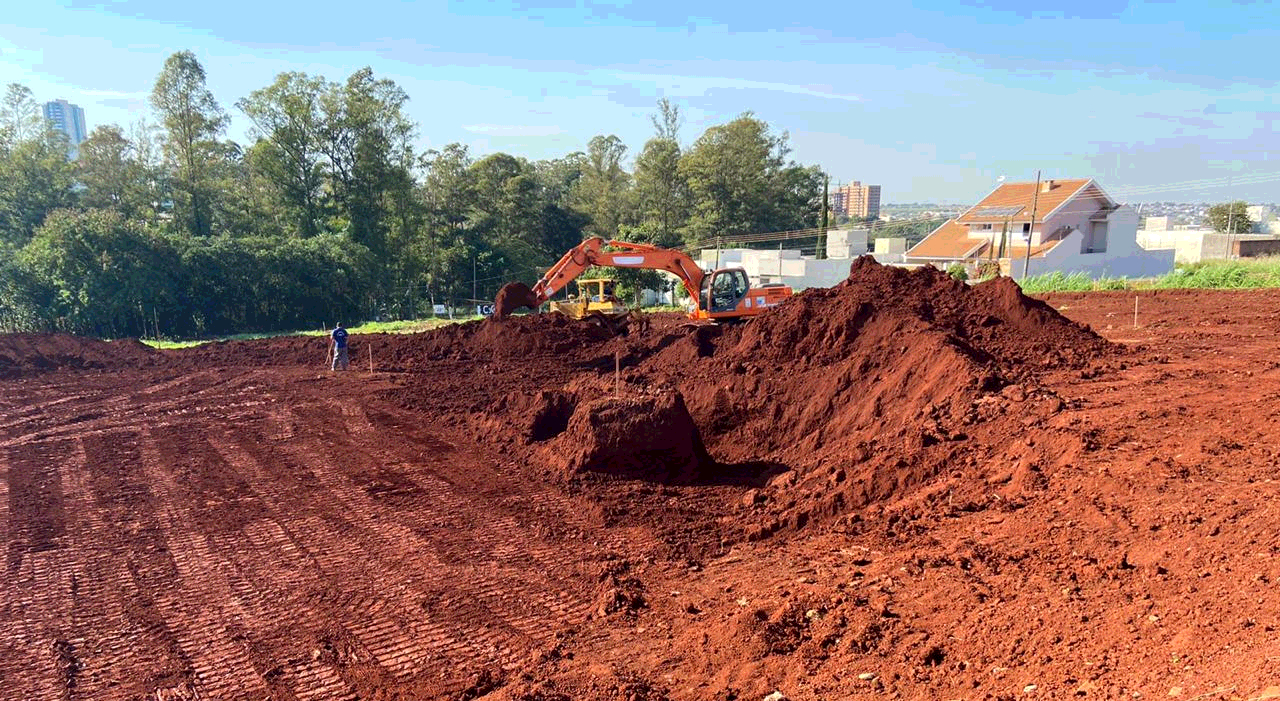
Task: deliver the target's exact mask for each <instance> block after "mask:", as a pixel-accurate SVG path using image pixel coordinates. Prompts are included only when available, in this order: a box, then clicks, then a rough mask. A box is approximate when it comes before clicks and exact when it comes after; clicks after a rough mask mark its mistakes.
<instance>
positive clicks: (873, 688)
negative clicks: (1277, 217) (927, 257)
mask: <svg viewBox="0 0 1280 701" xmlns="http://www.w3.org/2000/svg"><path fill="white" fill-rule="evenodd" d="M1133 302H1134V295H1133V293H1096V294H1090V295H1051V296H1048V297H1046V298H1045V299H1044V300H1043V301H1036V300H1030V299H1027V298H1025V297H1023V296H1021V294H1020V293H1019V292H1018V290H1017V288H1016V286H1014V285H1012V284H1011V283H1010V282H1009V281H1007V280H998V281H995V282H992V283H986V284H982V285H976V286H972V287H967V286H964V285H960V284H957V283H954V282H952V281H950V280H949V279H947V278H946V277H945V276H942V275H940V274H937V273H935V272H931V271H927V270H926V271H916V272H911V273H907V272H903V271H896V270H889V269H884V268H880V267H879V266H875V265H873V264H870V263H868V262H866V261H859V262H857V263H855V265H854V266H853V269H852V271H851V278H850V281H849V282H848V283H847V284H845V285H842V286H840V287H838V288H836V289H833V290H819V291H810V292H807V293H804V294H802V295H798V296H797V298H796V299H794V300H792V301H790V302H788V303H787V304H784V305H782V306H781V307H779V308H777V309H775V310H773V311H772V312H771V313H769V314H767V315H765V316H763V317H760V318H758V319H755V320H753V321H752V322H750V323H748V324H745V325H742V326H737V327H732V326H731V327H723V326H722V327H701V328H687V327H686V326H685V325H684V324H683V320H681V319H679V318H678V317H676V316H674V315H673V316H670V317H659V318H658V319H656V320H655V321H656V323H655V324H654V328H653V329H652V330H651V331H648V332H644V333H637V334H632V335H631V336H630V337H628V338H625V339H623V338H612V337H603V336H599V335H596V334H597V333H598V332H597V331H595V330H594V329H592V327H588V326H584V325H579V324H574V323H572V322H569V321H567V320H564V319H559V318H556V317H550V316H533V317H514V318H509V319H506V320H503V321H501V322H496V321H488V322H482V323H473V324H463V325H458V326H455V327H450V328H448V329H442V330H440V331H436V332H432V333H428V334H421V335H417V336H361V337H354V338H353V359H356V358H358V359H363V358H364V357H365V356H364V354H365V353H367V352H368V349H370V348H372V350H373V355H374V358H375V366H376V369H377V372H376V373H375V374H373V375H372V376H370V375H368V374H367V373H350V374H346V375H338V376H333V375H330V374H329V373H327V372H321V371H320V367H321V364H322V363H323V361H324V354H325V350H326V346H325V344H326V341H325V340H324V339H276V340H272V341H263V342H246V343H243V344H226V345H222V346H213V347H204V348H200V349H192V350H188V351H178V352H169V353H163V354H156V353H150V352H143V351H140V352H139V354H138V355H137V357H134V356H133V355H130V354H129V353H132V351H128V352H127V353H124V354H121V351H120V348H112V347H111V346H113V345H114V344H97V343H96V342H83V341H80V340H78V339H77V340H74V341H68V340H66V339H58V338H48V339H46V338H33V339H24V340H14V339H4V338H0V349H4V350H0V357H2V358H6V359H7V360H6V361H5V362H6V363H7V364H6V365H5V366H4V367H6V368H21V370H20V373H21V374H20V376H21V378H22V381H21V382H9V383H4V384H3V385H2V386H0V415H2V416H3V417H4V418H3V419H0V468H3V473H2V474H3V475H4V477H5V479H4V480H2V481H0V486H3V489H4V491H3V493H0V532H2V533H4V534H5V536H6V539H7V543H8V555H7V562H8V565H7V568H8V569H7V576H6V579H5V580H4V582H5V583H4V585H3V589H0V597H3V598H2V600H0V631H3V632H0V689H4V691H5V692H6V693H5V694H0V696H4V697H6V698H7V697H9V696H12V697H14V698H45V697H48V698H53V697H60V698H95V699H97V698H103V699H126V698H140V697H153V698H155V697H160V698H196V697H199V698H271V699H288V700H293V699H300V698H334V699H337V698H355V697H357V696H358V697H360V698H374V699H379V698H381V699H392V698H399V699H473V698H486V699H495V700H496V699H525V700H527V699H680V700H685V699H687V700H689V701H693V700H694V699H752V698H754V699H760V698H763V697H764V696H765V695H766V694H769V693H771V692H773V691H774V690H779V691H781V692H783V693H784V694H785V696H786V697H787V698H791V699H798V700H801V699H831V698H862V697H867V698H927V699H937V698H992V699H996V698H1015V697H1022V696H1028V697H1034V696H1044V697H1050V698H1086V699H1087V698H1125V699H1135V698H1141V697H1147V698H1151V697H1153V695H1154V696H1158V697H1161V698H1164V697H1171V698H1177V697H1181V698H1188V699H1189V698H1202V699H1211V698H1222V699H1229V698H1240V699H1245V698H1262V697H1264V696H1265V694H1264V692H1265V691H1266V690H1267V687H1269V686H1270V685H1272V684H1275V683H1276V680H1277V676H1278V675H1280V668H1277V666H1276V662H1275V660H1276V659H1280V647H1277V643H1276V640H1277V638H1276V633H1275V631H1276V630H1277V628H1280V614H1278V613H1277V611H1280V593H1277V591H1276V590H1275V587H1274V586H1273V584H1272V582H1273V580H1275V579H1277V578H1280V564H1277V563H1280V560H1278V559H1277V555H1280V532H1278V531H1277V529H1276V528H1275V526H1274V514H1272V513H1271V507H1272V505H1273V503H1274V502H1275V501H1276V499H1277V498H1280V486H1278V485H1280V450H1277V449H1276V448H1275V446H1276V445H1277V444H1280V420H1278V419H1276V417H1277V416H1280V360H1277V358H1280V340H1277V339H1278V338H1280V318H1278V317H1277V315H1276V312H1275V309H1276V308H1277V305H1278V304H1280V292H1273V291H1266V292H1230V293H1228V292H1223V293H1205V292H1194V291H1188V292H1158V293H1142V294H1141V295H1139V303H1140V313H1139V328H1133ZM1058 310H1061V311H1062V312H1063V313H1064V314H1065V315H1066V316H1065V317H1064V316H1062V315H1061V314H1059V313H1058ZM1068 319H1072V320H1074V321H1070V320H1068ZM1077 322H1083V323H1087V324H1089V326H1088V327H1086V326H1084V325H1082V324H1081V323H1077ZM1095 331H1096V332H1097V333H1095ZM1099 333H1100V334H1101V336H1100V335H1099ZM1103 337H1105V338H1106V339H1109V340H1104V338H1103ZM6 343H7V344H8V345H5V344H6ZM67 343H78V344H81V345H82V349H81V350H75V349H72V350H71V351H67V352H66V354H64V355H62V356H59V357H61V358H62V360H61V361H60V364H61V365H62V366H64V367H66V368H68V369H71V370H73V371H74V372H63V371H59V370H55V369H53V368H50V367H48V366H49V365H50V364H51V363H49V362H48V361H47V359H48V358H51V357H55V356H57V352H54V351H52V350H49V349H50V348H54V347H55V346H57V347H63V346H62V345H60V344H67ZM23 344H26V345H23ZM357 344H360V345H357ZM100 345H105V346H107V348H106V349H104V348H100V347H99V346H100ZM66 347H67V348H70V346H66ZM357 348H359V350H356V349H357ZM134 350H137V349H134ZM58 352H62V351H58ZM5 353H7V355H5ZM77 354H78V355H77ZM144 358H146V359H150V360H148V361H147V362H144V361H143V359H144ZM615 362H617V364H618V366H620V370H621V371H620V372H619V373H618V377H617V380H619V381H620V382H619V384H620V388H621V391H620V397H619V398H616V399H615V398H613V393H614V389H613V388H614V382H615V372H614V368H615ZM256 365H269V366H270V367H264V368H262V369H259V368H256V367H253V366H256ZM42 366H43V367H44V369H41V367H42ZM357 367H362V366H360V365H359V364H358V363H357ZM83 368H102V369H110V370H113V371H114V372H110V373H84V372H81V371H80V370H81V369H83ZM389 371H390V372H389ZM679 398H682V400H681V399H679ZM686 407H687V412H685V411H683V410H682V409H684V408H686ZM699 441H701V442H702V444H704V445H705V453H704V452H703V450H704V449H703V448H700V446H699Z"/></svg>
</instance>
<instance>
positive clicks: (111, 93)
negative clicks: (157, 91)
mask: <svg viewBox="0 0 1280 701" xmlns="http://www.w3.org/2000/svg"><path fill="white" fill-rule="evenodd" d="M78 92H79V93H80V94H82V95H88V96H89V97H110V98H115V99H117V100H141V99H142V98H144V97H146V96H147V93H145V92H124V91H122V90H97V89H93V88H80V89H79V90H78Z"/></svg>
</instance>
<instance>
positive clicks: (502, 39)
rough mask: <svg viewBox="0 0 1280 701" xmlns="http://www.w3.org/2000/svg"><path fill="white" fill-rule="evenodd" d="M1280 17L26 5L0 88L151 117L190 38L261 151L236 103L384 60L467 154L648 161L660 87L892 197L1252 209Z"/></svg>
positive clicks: (1137, 9) (1187, 6)
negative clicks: (1081, 196) (1255, 52)
mask: <svg viewBox="0 0 1280 701" xmlns="http://www.w3.org/2000/svg"><path fill="white" fill-rule="evenodd" d="M302 8H305V11H301V10H302ZM245 17H253V18H254V21H251V22H247V21H243V18H245ZM334 17H341V21H335V20H334V19H333V18H334ZM855 17H856V19H857V21H852V20H853V19H854V18H855ZM1275 19H1276V12H1275V10H1274V8H1273V7H1271V6H1269V5H1267V4H1265V3H1174V4H1170V3H1152V4H1147V3H1142V2H1133V3H1125V2H1118V1H1116V0H1082V1H1081V2H1078V3H1073V4H1072V5H1070V7H1069V9H1063V10H1029V9H1026V6H1025V4H1024V3H1018V2H1014V1H1013V0H990V1H984V2H983V3H982V4H981V5H980V6H964V5H960V4H957V3H954V2H942V1H941V0H937V1H934V0H926V1H918V2H907V3H894V4H891V5H871V6H863V5H857V6H855V5H850V4H848V3H834V2H825V3H815V2H810V3H801V4H798V5H797V4H795V3H792V4H790V5H788V6H787V9H786V12H785V13H780V12H779V10H778V8H777V7H775V6H747V5H742V4H740V3H732V4H731V3H726V2H717V3H688V2H682V3H674V2H668V1H666V0H655V2H652V3H637V4H630V5H629V4H626V3H596V2H591V1H590V0H586V1H584V2H577V3H571V4H564V3H557V4H556V5H555V6H542V5H539V4H537V3H536V0H535V1H532V2H531V1H527V0H520V1H519V2H517V1H516V0H491V1H487V2H445V3H440V4H425V3H419V4H412V5H406V4H402V3H396V2H391V1H390V0H369V1H368V2H366V3H365V4H363V5H362V6H361V11H360V12H359V13H351V12H350V11H349V8H348V7H347V6H346V5H343V4H340V3H325V2H319V3H314V4H308V5H305V6H303V5H300V4H296V5H295V4H292V3H282V4H279V5H262V4H261V3H249V2H246V1H245V0H227V1H226V2H223V3H219V4H217V5H216V6H195V7H186V6H182V9H181V10H179V6H176V5H172V4H170V3H164V2H160V1H159V0H119V1H118V2H113V3H109V4H106V5H102V4H92V3H87V2H83V0H71V1H70V2H68V3H27V4H21V5H17V6H15V7H14V8H12V9H11V10H10V12H9V14H8V16H7V17H6V22H7V24H6V25H5V26H4V27H3V28H0V73H3V74H4V76H5V81H6V82H8V81H14V82H21V83H23V84H25V85H27V86H28V87H30V88H31V89H32V90H33V91H35V92H36V94H37V95H48V96H54V95H58V96H65V97H66V98H67V99H68V100H70V101H71V102H73V103H75V104H80V105H84V106H86V107H88V108H89V109H90V111H91V112H92V114H93V116H94V121H95V124H107V123H112V122H114V123H119V124H121V125H122V126H124V125H128V124H129V123H130V122H133V121H135V120H137V119H139V118H141V117H146V118H148V119H150V120H152V121H154V117H153V116H152V114H151V110H150V108H149V106H148V104H147V98H148V95H149V93H150V90H151V87H152V84H153V83H154V80H155V77H156V75H157V73H158V72H159V70H160V68H161V65H162V64H163V62H164V59H165V58H166V57H167V56H168V55H169V54H171V53H173V52H174V51H179V50H185V49H190V50H192V51H194V52H195V54H196V55H197V57H198V58H199V59H200V61H201V62H202V63H203V65H204V67H205V69H206V71H207V73H208V81H209V87H210V88H211V90H212V91H213V92H214V94H215V95H216V97H217V99H218V101H219V102H220V103H221V105H222V106H223V108H224V109H226V110H227V112H228V114H229V115H231V118H232V121H231V128H230V130H229V132H228V137H229V138H232V139H235V140H237V141H240V142H242V143H244V142H247V140H248V139H247V135H248V133H249V124H248V120H247V119H246V118H245V117H244V115H242V114H240V113H239V112H238V111H237V110H236V109H235V108H234V103H235V101H236V100H238V99H240V98H242V97H244V96H246V95H248V94H249V93H250V92H252V91H253V90H256V89H258V88H261V87H264V86H266V85H268V84H269V83H270V82H271V81H272V80H273V79H274V77H275V75H276V74H277V73H279V72H282V71H303V72H307V73H310V74H313V75H322V76H324V77H326V78H328V79H329V80H333V81H340V80H343V79H345V78H346V76H348V75H349V74H350V73H352V72H353V71H355V70H357V69H359V68H360V67H362V66H365V65H369V66H372V68H373V70H374V72H375V74H376V75H378V76H379V77H385V78H390V79H392V80H395V81H396V82H397V83H398V84H399V85H400V86H401V87H402V88H404V89H405V91H406V92H407V93H408V94H409V96H410V98H411V101H410V103H409V105H408V115H409V116H410V117H411V118H412V119H414V120H415V121H417V122H418V123H419V124H420V129H419V138H418V141H417V145H418V147H419V148H420V149H428V148H439V147H441V146H443V145H445V144H447V143H450V142H455V141H456V142H461V143H464V144H466V145H468V146H469V147H470V148H471V149H472V152H473V153H474V154H476V155H484V154H487V153H492V152H496V151H505V152H508V153H512V154H513V155H517V156H523V157H527V158H529V159H534V160H536V159H542V158H555V157H560V156H563V155H565V154H566V153H569V152H572V151H577V150H582V149H584V148H585V147H586V144H587V142H588V141H589V140H590V138H591V137H592V136H594V135H596V134H600V133H604V134H610V133H612V134H617V135H618V136H619V137H620V138H622V139H623V141H624V142H625V143H626V144H627V146H628V149H629V150H628V154H627V156H628V163H630V159H631V158H634V156H635V155H636V154H637V153H638V152H639V151H640V149H641V148H642V147H643V145H644V142H645V141H646V140H647V139H648V138H649V137H650V135H651V133H652V129H651V126H650V124H649V115H650V114H652V113H653V112H654V103H655V101H656V100H657V99H659V98H662V97H666V98H669V99H671V100H672V101H673V102H674V103H676V104H678V105H679V106H680V107H681V108H682V110H683V112H684V114H685V117H686V123H685V126H684V130H683V132H682V134H681V137H682V142H683V143H684V144H685V145H686V146H687V145H688V144H690V143H691V142H692V141H693V140H694V139H696V138H697V137H698V136H699V135H700V134H701V133H702V131H703V130H705V129H706V128H707V127H709V126H711V125H714V124H720V123H724V122H726V121H728V120H730V119H733V118H734V117H735V116H737V115H738V114H740V113H742V112H744V111H748V110H750V111H753V112H754V113H755V114H756V116H757V117H759V118H761V119H763V120H765V121H767V122H768V123H769V124H771V125H772V126H773V128H774V129H775V130H776V132H777V133H782V132H787V133H789V135H790V145H791V148H792V152H791V157H793V158H795V159H796V160H798V161H800V162H802V163H804V164H811V165H818V166H820V167H822V168H823V169H824V170H825V171H826V172H828V173H830V175H831V177H832V180H833V181H836V180H842V181H846V182H847V181H851V180H854V179H861V180H862V181H864V182H866V181H870V182H875V183H879V184H881V186H882V187H883V193H884V196H885V197H886V198H888V199H891V200H895V201H923V200H933V201H940V202H954V203H965V202H973V201H976V200H977V199H978V198H980V197H981V196H982V195H984V194H985V193H986V192H988V191H990V190H991V189H992V188H993V187H994V186H995V183H996V182H997V179H998V178H999V177H1000V176H1005V177H1007V178H1008V179H1010V180H1030V179H1034V176H1035V172H1036V170H1042V171H1043V173H1044V176H1045V177H1057V178H1071V177H1092V178H1095V179H1097V180H1098V182H1100V183H1101V184H1102V185H1103V187H1105V188H1107V190H1108V192H1114V193H1115V196H1116V197H1118V198H1120V199H1124V200H1126V201H1131V202H1142V201H1156V200H1177V201H1220V200H1225V199H1245V200H1249V201H1256V200H1277V199H1280V194H1278V193H1280V131H1277V130H1276V129H1275V128H1274V127H1275V126H1276V120H1277V118H1280V91H1277V90H1276V86H1277V84H1278V83H1280V69H1278V68H1277V67H1276V66H1275V64H1274V62H1271V61H1260V60H1252V59H1250V58H1247V57H1248V56H1249V55H1250V54H1249V51H1250V48H1249V47H1259V46H1271V45H1275V44H1276V43H1277V40H1280V26H1278V25H1277V23H1276V22H1275V21H1274V20H1275ZM86 55H91V56H93V57H94V58H93V60H91V61H86V60H85V59H84V57H85V56H86Z"/></svg>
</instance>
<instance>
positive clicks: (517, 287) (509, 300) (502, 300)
mask: <svg viewBox="0 0 1280 701" xmlns="http://www.w3.org/2000/svg"><path fill="white" fill-rule="evenodd" d="M537 306H538V300H537V299H536V298H535V297H534V296H533V290H532V289H530V288H529V286H528V285H526V284H524V283H523V282H508V283H507V284H505V285H503V286H502V289H500V290H498V296H497V297H495V298H494V300H493V318H495V319H499V320H501V319H505V318H507V317H508V316H509V315H510V314H511V312H514V311H515V310H517V309H519V308H520V307H529V308H531V309H532V308H534V307H537Z"/></svg>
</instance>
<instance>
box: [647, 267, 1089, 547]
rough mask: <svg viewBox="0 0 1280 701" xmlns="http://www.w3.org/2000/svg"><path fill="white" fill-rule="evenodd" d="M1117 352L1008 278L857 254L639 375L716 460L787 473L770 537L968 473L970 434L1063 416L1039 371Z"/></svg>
mask: <svg viewBox="0 0 1280 701" xmlns="http://www.w3.org/2000/svg"><path fill="white" fill-rule="evenodd" d="M1113 352H1114V348H1113V347H1112V346H1111V345H1110V344H1109V343H1108V342H1106V341H1105V340H1103V339H1102V338H1100V337H1099V336H1097V335H1096V334H1095V333H1093V332H1092V331H1091V330H1090V329H1089V328H1087V327H1085V326H1082V325H1080V324H1077V323H1075V322H1072V321H1070V320H1068V319H1066V318H1065V317H1063V316H1061V315H1060V314H1058V313H1057V312H1056V311H1055V310H1053V309H1052V308H1051V307H1049V306H1048V305H1046V304H1044V303H1042V302H1038V301H1036V300H1033V299H1030V298H1028V297H1026V296H1025V295H1023V294H1022V293H1021V291H1020V290H1019V289H1018V287H1017V285H1016V284H1014V283H1013V282H1012V281H1011V280H1008V279H996V280H993V281H990V282H985V283H980V284H978V285H973V286H969V285H966V284H964V283H961V282H958V281H956V280H953V279H952V278H950V277H949V276H947V275H946V274H944V273H942V272H941V271H938V270H936V269H934V268H927V267H926V268H920V269H917V270H911V271H908V270H904V269H900V268H891V267H886V266H881V265H879V264H877V263H875V262H874V260H872V259H870V258H862V259H859V260H857V261H855V262H854V263H853V265H852V266H851V269H850V275H849V278H848V279H847V280H846V281H845V282H843V283H841V284H840V285H838V286H836V287H833V288H829V289H814V290H808V291H806V292H804V293H802V294H799V295H797V296H795V297H794V298H793V299H791V300H790V301H788V302H787V303H786V304H783V305H781V306H779V307H778V308H776V309H774V310H773V311H771V312H770V313H768V314H764V315H762V316H760V317H758V318H756V319H754V320H752V321H751V322H750V323H749V324H744V325H743V326H741V327H737V328H730V329H726V330H720V329H697V330H696V331H694V332H693V333H690V334H688V335H687V337H685V338H683V339H678V340H675V341H673V342H670V343H668V344H666V345H665V346H664V347H663V348H661V349H660V350H659V351H658V352H656V353H655V354H654V355H653V356H651V357H649V358H647V359H645V360H644V361H643V362H641V363H639V367H640V368H642V371H643V372H644V373H645V374H646V375H647V377H643V378H641V381H642V382H646V383H649V384H653V383H661V382H671V383H672V384H674V385H675V386H676V387H677V388H678V389H679V390H680V391H681V392H683V394H684V396H685V397H686V398H687V400H688V404H689V410H690V412H691V415H692V416H693V418H694V421H695V423H696V424H697V426H698V427H699V429H700V430H701V431H702V435H703V437H704V438H705V440H706V442H707V446H708V449H709V450H710V452H711V454H712V455H713V456H714V457H715V458H716V460H717V461H718V463H719V464H722V465H727V464H743V463H753V462H754V463H759V462H762V461H763V462H767V463H773V464H777V465H781V466H784V467H786V468H789V471H788V472H787V473H786V474H785V475H782V476H780V477H777V478H775V479H774V482H773V483H771V485H770V486H769V487H768V489H767V490H766V493H767V494H772V495H773V496H772V497H770V498H766V499H765V501H766V502H767V504H768V506H767V508H766V509H765V511H766V512H767V513H766V514H765V515H764V516H763V517H762V519H761V520H760V521H758V522H756V523H755V524H754V525H748V531H751V530H752V529H757V528H764V529H765V530H768V531H773V530H777V529H778V528H781V527H784V526H786V525H787V524H791V525H804V524H805V523H807V522H810V521H811V520H813V519H815V518H824V517H834V516H838V515H840V514H842V513H846V512H848V511H849V510H851V509H855V508H857V507H861V506H865V505H867V504H871V503H875V502H885V501H890V500H894V499H898V498H902V497H903V496H905V495H908V494H910V493H912V492H913V491H915V490H917V489H919V488H920V486H921V485H923V484H925V483H926V482H929V481H930V480H933V479H935V478H937V477H938V476H939V475H941V474H944V473H946V472H947V471H948V470H950V469H952V468H954V467H955V466H957V465H968V464H970V463H971V462H972V460H973V458H974V456H975V455H977V454H978V453H977V452H975V451H974V450H973V449H972V448H971V443H972V441H971V440H970V439H971V438H972V437H973V436H974V435H975V434H980V433H983V432H984V431H987V430H990V429H989V427H988V424H989V423H991V422H993V421H997V422H1007V421H1011V420H1018V421H1022V420H1031V419H1038V418H1044V417H1047V416H1050V415H1052V413H1054V412H1056V411H1058V410H1061V409H1062V408H1063V406H1064V405H1063V402H1062V400H1061V399H1059V398H1057V397H1056V395H1053V393H1052V392H1046V391H1041V390H1039V389H1038V384H1039V382H1038V378H1039V375H1040V373H1041V372H1042V371H1044V370H1046V369H1051V368H1060V367H1074V366H1079V365H1083V364H1087V363H1093V362H1096V361H1097V360H1098V359H1099V358H1101V357H1105V356H1107V355H1109V354H1111V353H1113ZM673 374H674V375H675V377H672V376H671V375H673ZM1006 388H1008V389H1006ZM1002 390H1003V391H1004V392H1005V393H1004V394H1001V391H1002ZM1018 412H1022V413H1021V415H1018ZM992 454H993V455H995V454H997V453H992ZM981 472H982V470H977V471H974V472H973V476H974V479H975V480H982V479H984V478H985V473H983V474H979V473H981ZM770 518H773V519H774V520H773V521H772V522H770V521H769V519H770Z"/></svg>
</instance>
